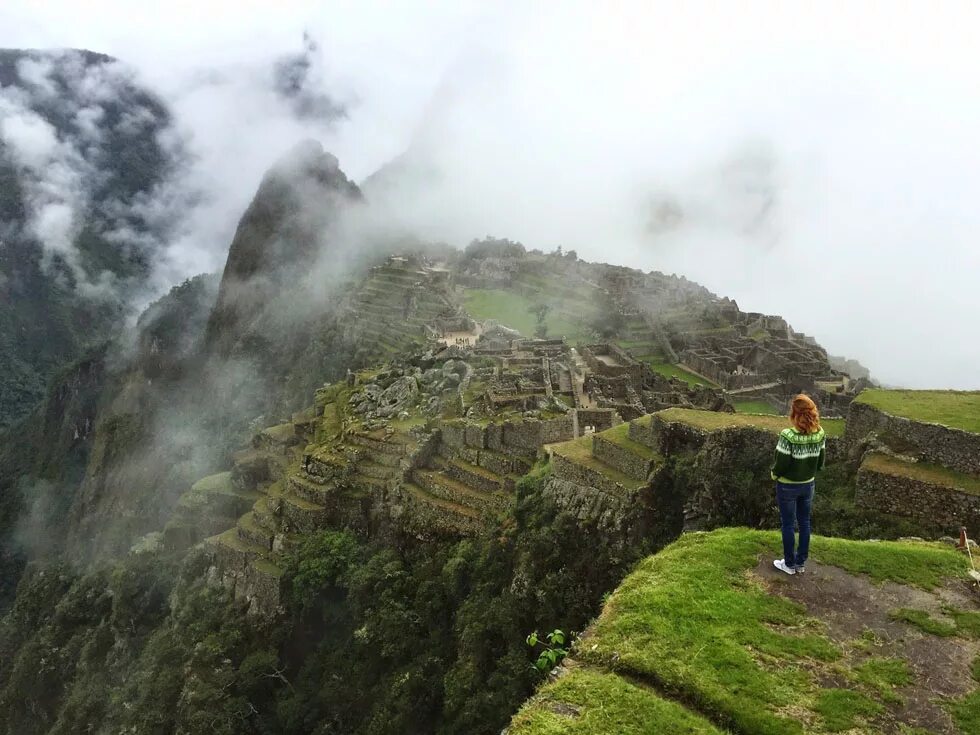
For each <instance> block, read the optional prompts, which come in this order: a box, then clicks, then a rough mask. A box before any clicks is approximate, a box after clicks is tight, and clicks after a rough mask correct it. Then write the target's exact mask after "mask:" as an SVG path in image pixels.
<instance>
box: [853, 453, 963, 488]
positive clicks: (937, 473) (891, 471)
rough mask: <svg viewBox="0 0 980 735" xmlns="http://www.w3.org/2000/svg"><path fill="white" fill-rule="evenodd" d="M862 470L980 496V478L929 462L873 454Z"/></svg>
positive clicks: (867, 459)
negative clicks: (907, 460)
mask: <svg viewBox="0 0 980 735" xmlns="http://www.w3.org/2000/svg"><path fill="white" fill-rule="evenodd" d="M861 468H862V469H869V470H871V471H873V472H880V473H882V474H887V475H895V476H898V477H909V478H911V479H913V480H920V481H921V482H928V483H929V484H931V485H941V486H943V487H949V488H955V489H957V490H962V491H964V492H967V493H970V494H972V495H980V477H974V476H972V475H968V474H966V473H964V472H957V471H955V470H950V469H947V468H946V467H941V466H939V465H935V464H929V463H928V462H906V461H905V460H901V459H897V458H896V457H891V456H889V455H887V454H871V455H869V456H868V457H867V458H866V459H865V460H864V462H862V463H861Z"/></svg>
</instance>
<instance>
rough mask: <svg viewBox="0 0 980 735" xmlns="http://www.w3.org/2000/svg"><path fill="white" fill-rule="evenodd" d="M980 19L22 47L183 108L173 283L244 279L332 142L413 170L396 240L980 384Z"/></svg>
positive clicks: (196, 37) (435, 17)
mask: <svg viewBox="0 0 980 735" xmlns="http://www.w3.org/2000/svg"><path fill="white" fill-rule="evenodd" d="M977 13H978V11H977V10H976V9H975V8H974V7H973V6H971V5H969V4H967V3H952V2H950V3H944V4H941V5H939V6H936V5H934V4H926V3H919V4H905V5H902V6H901V7H897V6H894V5H893V4H886V3H862V4H845V3H823V4H820V5H819V6H816V5H814V6H808V7H806V8H801V7H799V4H792V6H790V4H780V3H768V2H765V3H764V2H756V3H739V4H735V3H731V4H728V5H724V4H721V5H720V4H714V3H710V4H709V3H685V4H682V5H678V4H676V3H636V4H617V5H616V6H615V7H613V8H610V7H601V8H600V6H597V5H595V4H585V3H583V4H568V3H562V4H555V5H548V4H541V5H538V6H536V8H535V9H531V10H529V9H528V8H527V7H524V6H522V5H520V4H503V5H501V4H487V5H480V4H476V3H441V4H439V3H426V4H421V3H420V4H417V5H413V6H409V5H408V4H403V5H399V6H398V7H395V8H392V7H389V6H388V4H385V3H357V4H354V3H328V4H313V3H288V2H287V3H281V4H278V5H277V6H276V7H273V8H251V7H250V8H247V9H244V8H242V7H241V6H240V5H231V4H226V3H214V4H206V5H201V4H195V5H194V6H191V5H189V4H180V3H178V4H172V5H170V6H168V9H167V10H166V11H163V12H157V11H153V12H150V11H149V10H145V9H142V8H139V7H131V6H130V5H125V4H121V3H106V2H103V3H93V4H87V5H86V6H85V7H84V8H81V7H76V6H74V5H70V4H67V3H46V4H44V6H43V7H38V6H36V4H29V3H26V2H24V3H12V4H9V5H8V4H5V7H4V8H3V9H2V10H0V45H2V46H4V47H79V48H88V49H91V50H95V51H99V52H103V53H108V54H111V55H113V56H116V57H118V58H119V59H121V60H122V61H123V62H124V63H125V64H127V65H129V66H130V67H132V68H134V69H135V70H136V73H137V76H138V80H139V81H140V82H141V83H143V84H144V85H146V86H147V87H148V88H149V89H151V90H153V91H154V92H155V93H157V94H158V95H159V96H160V97H161V99H162V100H164V102H165V103H166V104H167V106H168V107H169V108H170V110H171V111H172V113H173V117H174V122H173V125H172V127H171V129H170V130H169V131H168V133H167V134H168V135H171V136H173V137H174V139H175V140H177V139H179V140H180V141H181V145H182V146H183V147H184V148H185V149H186V150H187V152H188V154H189V161H190V163H189V164H188V166H187V168H186V169H184V170H183V174H182V178H180V179H179V180H177V181H174V182H172V185H171V186H170V188H169V189H168V190H167V191H161V192H159V193H158V198H157V200H155V202H153V203H148V204H147V206H148V207H149V206H156V205H158V206H159V211H160V212H162V213H166V216H168V217H170V216H173V217H176V222H175V223H174V228H175V230H174V232H173V233H172V234H171V236H170V239H169V240H168V243H167V248H166V257H165V259H164V261H163V262H162V263H161V264H160V266H159V269H158V273H157V274H156V278H155V282H154V283H155V285H156V287H157V288H158V289H160V290H163V289H165V288H166V287H167V286H168V285H171V284H173V283H177V282H179V281H180V280H182V279H183V278H186V277H188V276H191V275H194V274H196V273H199V272H207V271H214V270H217V269H220V268H221V266H222V265H223V263H224V259H225V256H226V254H227V248H228V244H229V243H230V242H231V239H232V236H233V234H234V228H235V226H236V224H237V221H238V219H239V217H240V216H241V214H242V212H243V211H244V209H245V207H246V206H247V204H248V201H249V200H250V198H251V197H252V195H253V194H254V192H255V189H256V187H257V185H258V182H259V180H260V178H261V176H262V174H263V173H264V172H265V171H266V170H267V168H268V167H269V166H270V165H271V164H272V163H273V162H274V161H275V160H276V159H277V158H278V157H279V156H281V155H282V153H283V152H284V151H285V150H287V149H289V148H290V147H292V145H293V144H294V143H296V142H297V141H298V140H300V139H303V138H310V137H312V138H315V139H317V140H320V141H321V142H322V143H323V144H324V147H325V148H326V149H327V150H329V151H330V152H332V153H333V154H334V155H336V156H337V158H338V159H339V161H340V165H341V167H342V168H343V170H344V171H345V172H346V173H347V175H348V176H350V177H351V178H352V179H354V180H356V181H363V180H364V179H365V178H367V177H368V176H369V175H370V174H372V173H374V172H375V171H377V170H378V169H379V168H382V167H384V166H385V165H386V164H387V163H389V162H390V161H392V160H393V159H398V160H399V165H398V166H397V167H393V168H392V169H389V174H390V175H388V176H386V177H385V180H384V183H385V185H384V186H383V187H379V188H378V189H377V190H376V191H374V192H372V191H371V187H368V190H367V195H368V198H369V200H371V202H372V205H373V207H374V209H375V214H374V215H373V219H374V221H376V222H383V223H385V226H386V227H390V228H392V229H398V228H404V229H405V230H408V231H412V232H416V233H418V234H419V235H421V236H424V237H428V238H432V239H439V240H445V241H447V242H449V243H451V244H455V245H464V244H465V243H466V242H468V241H469V240H471V239H473V238H476V237H482V236H484V235H487V234H493V235H498V236H502V237H509V238H511V239H516V240H520V241H522V242H523V243H524V244H525V245H527V246H528V247H532V248H541V249H545V250H550V249H553V248H554V247H555V246H557V245H561V246H562V247H564V248H565V249H566V250H569V249H574V250H576V251H577V252H578V254H579V256H580V257H583V258H587V259H591V260H600V261H606V262H611V263H617V264H622V265H629V266H632V267H637V268H642V269H644V270H649V269H654V270H660V271H664V272H676V273H680V274H683V275H686V276H688V277H689V278H692V279H694V280H697V281H699V282H700V283H702V284H704V285H705V286H707V287H708V288H709V289H711V290H712V291H714V292H716V293H718V294H719V295H725V296H731V297H732V298H734V299H736V300H737V301H738V304H739V306H740V307H741V308H742V309H743V310H746V311H763V312H767V313H777V314H781V315H783V316H785V317H786V318H787V319H788V320H789V321H790V323H791V324H792V325H793V326H794V327H795V328H796V329H797V330H800V331H803V332H806V333H807V334H810V335H813V336H815V337H816V338H817V339H818V340H819V341H820V342H821V344H823V345H824V346H825V347H826V348H827V349H828V350H829V351H830V352H831V353H834V354H844V355H847V356H848V357H853V358H856V359H858V360H860V361H861V362H862V363H864V364H865V365H866V366H868V367H869V368H870V369H871V371H872V373H873V375H874V376H875V377H876V378H877V379H879V380H881V381H883V382H885V383H889V384H895V385H904V386H909V387H951V388H980V371H978V370H977V369H976V367H975V366H976V365H977V364H978V362H980V344H978V342H977V340H976V333H977V330H976V327H975V319H976V314H978V313H980V291H978V290H977V289H976V288H975V283H976V282H977V280H978V277H980V253H978V251H977V250H976V248H975V247H974V245H973V242H972V239H973V237H974V233H976V232H977V231H978V226H980V211H978V210H977V208H976V206H975V204H974V202H975V201H976V200H977V199H978V196H980V166H978V163H980V161H978V160H977V159H978V158H980V152H978V150H977V147H976V145H975V143H974V137H975V132H974V131H975V130H976V129H978V123H980V101H978V100H977V99H976V95H975V92H974V86H975V82H974V76H975V71H974V70H975V69H976V68H977V62H978V58H977V57H978V55H980V51H977V50H976V48H975V45H974V44H973V41H972V39H971V37H970V29H971V28H974V27H976V26H975V23H976V21H977V20H978V19H980V18H977V17H976V16H977ZM188 21H192V22H188ZM174 202H179V203H180V206H179V207H177V208H176V209H177V210H178V212H177V213H176V214H173V213H174V211H175V208H174V206H173V205H174ZM55 214H57V212H56V213H55ZM56 224H58V222H56ZM150 296H151V294H150V295H148V297H147V298H149V297H150Z"/></svg>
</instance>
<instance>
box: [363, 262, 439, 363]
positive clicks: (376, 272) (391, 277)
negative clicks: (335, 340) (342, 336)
mask: <svg viewBox="0 0 980 735" xmlns="http://www.w3.org/2000/svg"><path fill="white" fill-rule="evenodd" d="M447 276H448V272H447V271H445V270H442V269H438V268H430V267H428V266H426V265H424V264H423V263H421V262H420V261H418V260H416V259H414V258H403V257H391V258H389V259H388V260H387V261H386V262H385V263H384V264H383V265H379V266H375V267H374V268H372V269H371V272H370V273H369V275H368V277H367V278H366V279H365V280H364V282H363V283H362V284H361V286H360V287H359V288H358V290H357V291H356V293H355V294H354V296H353V300H352V302H351V303H350V305H349V307H348V309H347V314H346V316H345V318H344V324H345V327H346V329H347V331H348V334H349V335H350V336H351V337H356V338H357V339H358V340H360V341H362V342H365V343H367V344H369V345H370V346H372V347H374V348H376V349H377V350H378V351H379V353H380V354H397V353H399V352H401V351H403V350H406V349H408V348H410V347H411V346H412V345H418V344H422V343H423V342H424V339H425V335H426V328H427V327H430V325H432V324H437V323H441V322H442V321H444V320H446V319H451V318H453V316H454V313H455V308H454V307H453V305H452V301H451V298H450V296H449V288H450V284H449V280H448V278H447Z"/></svg>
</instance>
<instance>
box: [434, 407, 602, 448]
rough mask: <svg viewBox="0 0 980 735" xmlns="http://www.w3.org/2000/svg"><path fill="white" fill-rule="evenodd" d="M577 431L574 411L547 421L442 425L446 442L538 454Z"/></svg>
mask: <svg viewBox="0 0 980 735" xmlns="http://www.w3.org/2000/svg"><path fill="white" fill-rule="evenodd" d="M607 420H608V419H607ZM574 432H575V419H574V417H573V415H572V414H571V413H567V414H565V415H563V416H558V417H556V418H553V419H546V420H544V421H542V420H540V419H524V420H521V421H507V422H505V423H501V424H487V425H486V426H481V425H480V424H474V423H468V422H466V421H449V422H446V423H444V424H443V425H442V442H443V444H445V445H447V446H449V447H453V448H461V447H470V448H473V449H491V450H493V451H495V452H502V453H506V454H520V455H526V456H534V455H535V454H536V453H537V451H538V448H539V447H541V446H542V445H544V444H554V443H556V442H563V441H568V440H569V439H573V438H575V436H574Z"/></svg>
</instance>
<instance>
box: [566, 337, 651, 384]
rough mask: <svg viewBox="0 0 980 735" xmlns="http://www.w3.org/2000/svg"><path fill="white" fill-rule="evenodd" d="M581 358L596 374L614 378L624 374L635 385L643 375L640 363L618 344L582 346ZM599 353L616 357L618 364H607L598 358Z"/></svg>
mask: <svg viewBox="0 0 980 735" xmlns="http://www.w3.org/2000/svg"><path fill="white" fill-rule="evenodd" d="M581 354H582V359H583V360H585V364H586V365H588V366H589V369H590V370H592V372H593V373H595V374H596V375H602V376H605V377H608V378H616V377H620V376H626V377H628V378H629V379H630V380H632V381H633V382H634V384H635V385H640V380H641V379H642V377H643V370H642V366H641V365H640V363H638V362H637V361H636V360H634V359H633V358H632V357H630V356H629V355H628V354H626V352H625V351H624V350H623V349H622V348H621V347H620V346H619V345H615V344H605V343H603V344H595V345H588V346H587V347H583V348H582V350H581ZM599 355H610V356H611V357H614V358H615V359H616V362H618V363H619V364H618V365H607V364H606V363H605V362H603V361H602V360H600V359H599V358H598V356H599Z"/></svg>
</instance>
